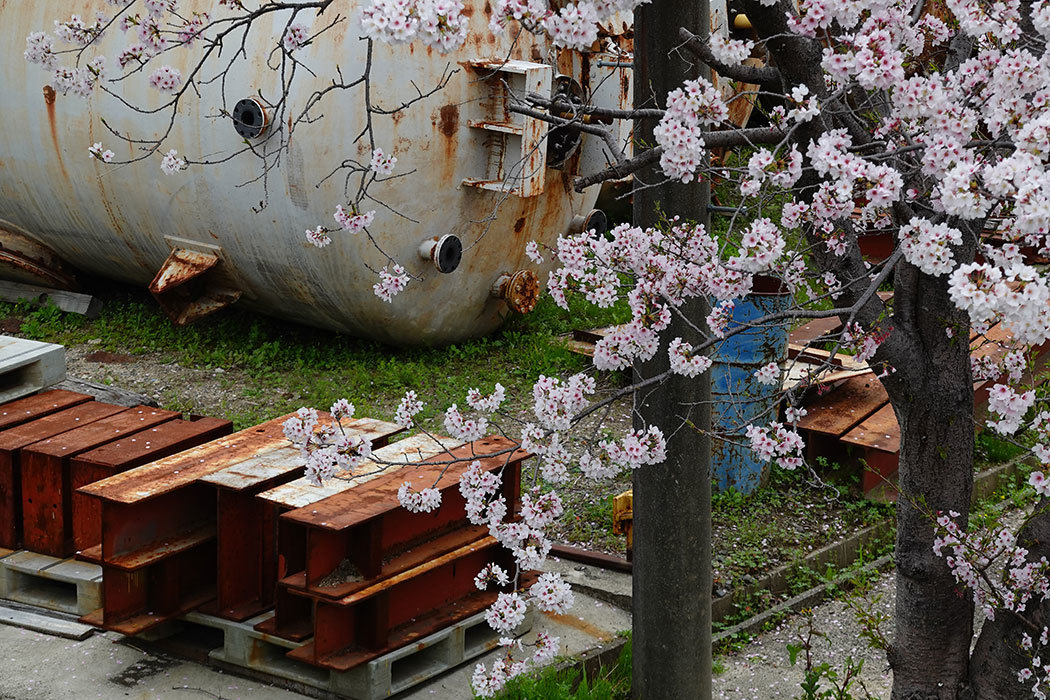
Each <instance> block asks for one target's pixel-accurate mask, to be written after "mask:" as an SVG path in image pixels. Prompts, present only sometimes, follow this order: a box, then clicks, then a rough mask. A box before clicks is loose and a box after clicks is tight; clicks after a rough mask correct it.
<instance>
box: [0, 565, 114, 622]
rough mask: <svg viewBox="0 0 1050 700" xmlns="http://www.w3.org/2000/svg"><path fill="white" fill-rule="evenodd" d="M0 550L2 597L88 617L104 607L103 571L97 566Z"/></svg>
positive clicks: (0, 588) (0, 593)
mask: <svg viewBox="0 0 1050 700" xmlns="http://www.w3.org/2000/svg"><path fill="white" fill-rule="evenodd" d="M6 551H8V550H0V598H5V599H7V600H14V601H17V602H19V603H26V604H28V605H36V606H38V607H41V608H47V609H48V610H58V611H61V612H65V613H70V614H73V615H86V614H88V613H89V612H92V611H93V610H97V609H98V608H100V607H101V606H102V568H101V567H99V566H96V565H94V564H87V563H85V562H80V561H75V560H73V559H58V558H56V557H49V556H47V555H45V554H37V553H36V552H28V551H24V550H23V551H19V552H12V553H10V554H8V555H7V556H3V554H4V552H6Z"/></svg>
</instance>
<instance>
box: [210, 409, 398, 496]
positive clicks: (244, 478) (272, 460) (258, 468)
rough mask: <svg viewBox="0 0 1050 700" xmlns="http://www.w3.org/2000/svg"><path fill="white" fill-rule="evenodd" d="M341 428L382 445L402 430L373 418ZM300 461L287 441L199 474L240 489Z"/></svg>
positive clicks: (299, 464)
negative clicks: (253, 455)
mask: <svg viewBox="0 0 1050 700" xmlns="http://www.w3.org/2000/svg"><path fill="white" fill-rule="evenodd" d="M344 430H346V432H347V435H350V436H358V437H361V438H364V439H365V440H368V441H370V442H372V443H373V445H374V444H375V443H376V442H380V443H381V444H382V443H383V442H385V440H386V439H387V438H388V437H389V436H391V435H396V434H397V433H400V432H402V431H403V430H404V427H403V426H400V425H398V424H397V423H388V422H386V421H381V420H376V419H374V418H358V419H355V420H353V421H350V422H349V423H346V424H345V425H344ZM303 462H304V460H303V457H302V453H301V452H300V450H299V448H297V447H294V446H292V445H291V444H289V445H288V446H287V447H285V448H283V449H278V450H274V451H271V452H267V453H265V454H262V455H258V456H255V457H251V458H249V459H246V460H244V461H243V462H240V463H238V464H235V465H233V466H231V467H228V468H226V469H223V470H222V471H218V472H215V473H213V474H208V475H206V476H203V477H201V479H200V481H203V482H205V483H208V484H212V485H213V486H221V487H223V488H227V489H231V490H234V491H244V490H248V489H252V488H259V487H262V486H263V485H264V484H266V483H267V482H272V481H274V480H275V479H280V478H282V477H284V476H285V475H288V474H291V473H293V472H295V471H296V470H302V469H303V468H304V465H303Z"/></svg>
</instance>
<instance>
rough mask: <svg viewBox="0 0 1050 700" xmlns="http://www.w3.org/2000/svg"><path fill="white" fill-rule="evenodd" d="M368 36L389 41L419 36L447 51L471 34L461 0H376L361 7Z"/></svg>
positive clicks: (403, 40)
mask: <svg viewBox="0 0 1050 700" xmlns="http://www.w3.org/2000/svg"><path fill="white" fill-rule="evenodd" d="M361 28H362V29H363V30H364V32H365V36H367V37H369V38H370V39H378V40H380V41H385V42H389V43H402V42H408V41H413V40H415V39H418V40H420V41H422V42H423V43H424V44H427V45H428V46H435V47H437V48H438V49H439V50H440V51H443V52H446V51H451V50H453V49H456V48H458V47H459V46H461V45H462V44H463V42H464V41H465V40H466V38H467V18H466V16H465V15H464V14H463V3H462V2H460V0H372V3H371V4H370V5H368V6H367V7H365V8H364V9H363V10H362V11H361Z"/></svg>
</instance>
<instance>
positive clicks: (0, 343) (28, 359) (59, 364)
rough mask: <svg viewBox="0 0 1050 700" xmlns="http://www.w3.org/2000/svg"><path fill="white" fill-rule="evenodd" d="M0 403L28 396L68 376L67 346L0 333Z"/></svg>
mask: <svg viewBox="0 0 1050 700" xmlns="http://www.w3.org/2000/svg"><path fill="white" fill-rule="evenodd" d="M0 376H3V385H4V388H3V389H2V390H0V403H6V402H8V401H13V400H14V399H17V398H21V397H23V396H28V395H29V394H32V393H33V392H35V391H40V390H41V389H43V388H44V387H46V386H51V385H52V384H54V383H56V382H60V381H62V380H63V379H65V376H66V349H65V348H64V347H62V346H61V345H54V344H52V343H41V342H38V341H35V340H25V339H24V338H12V337H11V336H7V335H3V336H0Z"/></svg>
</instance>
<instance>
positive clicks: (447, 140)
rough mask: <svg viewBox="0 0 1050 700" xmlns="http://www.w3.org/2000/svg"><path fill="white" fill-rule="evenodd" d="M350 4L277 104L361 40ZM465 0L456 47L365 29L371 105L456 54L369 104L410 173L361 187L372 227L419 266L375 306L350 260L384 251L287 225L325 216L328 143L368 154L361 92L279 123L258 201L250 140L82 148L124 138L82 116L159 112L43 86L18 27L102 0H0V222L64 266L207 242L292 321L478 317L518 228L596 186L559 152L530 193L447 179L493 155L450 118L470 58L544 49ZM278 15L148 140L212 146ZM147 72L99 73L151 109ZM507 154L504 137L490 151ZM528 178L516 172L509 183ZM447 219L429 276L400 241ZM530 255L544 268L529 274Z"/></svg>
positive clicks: (545, 232) (576, 210) (420, 322)
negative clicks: (450, 254) (576, 176)
mask: <svg viewBox="0 0 1050 700" xmlns="http://www.w3.org/2000/svg"><path fill="white" fill-rule="evenodd" d="M358 4H359V3H357V2H352V3H346V6H344V7H341V8H340V12H341V13H343V14H344V15H345V16H347V18H348V19H347V21H344V22H342V23H340V24H339V25H337V26H336V27H335V28H334V29H332V30H331V31H330V32H328V33H327V34H326V35H325V36H324V37H323V39H321V40H318V41H316V42H314V43H313V44H311V45H309V46H306V47H304V48H303V49H301V53H300V54H298V56H299V59H300V60H302V61H303V62H305V63H306V64H307V65H309V66H311V67H312V68H313V69H315V70H316V71H317V73H318V77H317V78H316V79H314V78H312V77H310V76H309V75H307V74H305V71H303V72H302V73H301V74H300V75H299V76H298V78H297V82H296V84H295V85H294V86H293V89H292V92H291V95H290V101H291V104H292V106H293V108H294V109H299V110H301V108H302V106H303V105H304V104H305V102H306V100H307V99H308V97H309V96H310V94H311V93H312V92H313V91H314V90H316V89H318V88H319V87H323V86H325V85H327V84H329V81H330V79H331V78H332V77H333V73H334V65H335V63H338V64H339V65H340V66H341V67H342V69H343V71H344V74H346V75H347V76H349V75H351V74H352V73H353V72H354V71H355V70H359V67H360V66H362V65H363V64H364V60H365V54H364V52H365V50H366V46H367V43H366V42H363V41H360V40H359V39H358V35H359V34H360V29H359V25H358V21H357V14H358V9H359V8H358ZM467 5H468V10H470V11H472V16H471V19H470V23H471V35H470V38H469V39H468V41H467V42H466V44H465V45H464V46H463V47H462V48H461V49H460V50H458V51H454V52H452V53H450V54H448V55H440V54H438V53H437V52H435V51H433V50H432V49H430V48H428V47H424V46H417V45H398V46H387V45H383V44H378V43H377V44H376V45H375V49H374V59H373V65H374V68H373V74H372V95H373V101H374V102H375V103H376V104H378V105H379V106H382V107H385V108H392V107H395V106H397V105H399V104H401V103H402V102H403V101H404V100H406V99H411V98H412V97H415V96H416V92H415V88H414V87H413V86H412V84H411V83H410V81H409V79H411V80H412V81H414V82H415V84H416V85H418V86H420V88H421V89H422V90H424V91H426V90H428V89H430V88H432V87H434V86H435V85H436V84H437V83H438V80H439V79H440V76H441V74H442V71H443V70H444V69H445V67H446V66H450V67H451V68H453V69H458V72H457V73H456V74H455V75H454V76H453V77H452V78H451V80H450V81H449V83H448V85H447V86H446V87H445V88H444V89H442V90H440V91H438V92H437V93H436V94H434V95H433V96H431V97H428V98H427V99H425V100H422V101H420V102H418V103H416V104H414V105H412V106H411V107H410V108H409V109H407V110H405V111H404V112H401V113H399V114H397V115H393V116H390V115H374V119H375V123H376V134H377V144H376V145H377V146H379V147H382V148H383V149H384V150H385V151H386V152H388V153H389V152H393V153H394V154H396V156H397V158H398V163H397V170H396V171H395V172H400V173H408V172H409V171H415V173H414V174H412V175H410V176H407V177H404V178H397V179H393V180H390V181H388V182H385V183H380V184H379V185H377V186H375V187H374V188H372V190H370V191H371V192H372V193H373V194H374V195H375V196H376V197H377V198H379V199H381V200H382V201H384V202H385V203H387V204H389V205H390V206H391V207H393V208H394V209H397V210H398V211H399V212H401V213H402V214H404V215H405V217H409V218H404V217H400V216H397V215H395V214H394V213H392V212H391V211H389V210H387V209H385V208H383V207H382V206H379V205H377V206H376V208H377V210H378V213H377V216H376V220H375V223H374V224H373V226H372V227H371V232H372V234H373V236H374V237H375V239H376V241H377V242H378V243H379V245H380V246H381V247H382V249H383V250H384V251H386V252H387V253H389V254H390V255H391V256H392V257H393V258H395V259H396V260H397V261H399V262H400V263H401V264H402V265H403V266H404V267H405V268H406V270H407V271H408V272H409V273H410V274H412V275H414V276H417V277H420V278H422V279H421V280H419V281H416V282H414V283H413V284H411V285H409V288H408V289H407V290H406V291H404V292H403V293H402V294H401V295H399V296H397V297H395V299H394V302H393V304H387V303H386V302H383V301H381V300H379V299H378V298H376V297H375V295H374V294H373V293H372V285H373V284H374V282H375V281H376V278H375V274H374V273H373V272H371V271H369V269H368V268H367V267H366V265H367V266H371V267H372V268H373V269H379V268H381V267H383V266H384V265H385V264H386V263H387V260H386V258H384V257H383V256H382V255H381V254H380V253H379V252H378V251H377V250H376V248H375V247H374V246H373V245H371V244H370V243H368V241H367V239H366V238H365V237H364V236H361V235H359V236H356V237H355V236H352V235H350V234H346V233H341V234H337V235H335V236H334V242H333V243H332V245H331V246H329V247H328V248H326V249H324V250H318V249H316V248H314V247H313V246H311V245H310V244H309V243H308V242H307V241H306V240H305V238H304V236H303V231H304V230H305V229H306V228H308V227H309V228H313V227H315V226H317V225H318V224H327V225H333V226H334V225H335V224H334V221H333V218H332V213H333V212H334V210H335V206H336V205H337V204H340V203H343V204H345V199H344V196H343V192H342V182H341V178H339V177H335V178H332V179H329V180H327V181H326V182H324V183H320V180H321V179H322V178H323V177H324V175H325V174H327V173H328V172H330V171H331V170H332V169H334V168H335V167H337V166H338V165H339V163H340V162H341V161H342V160H343V159H344V158H347V157H353V158H356V159H357V160H358V161H363V162H365V163H367V162H368V160H369V153H368V146H367V139H364V140H362V141H359V142H357V143H356V144H355V143H354V138H355V137H356V136H357V134H358V133H359V132H360V130H361V127H362V125H363V124H364V123H365V114H364V111H363V110H364V107H363V100H362V99H361V95H360V94H359V93H358V92H355V91H352V90H348V91H334V92H333V93H331V94H330V95H329V96H328V98H330V99H328V98H326V100H325V103H324V104H323V105H322V106H321V108H320V109H319V110H318V114H324V118H323V119H321V120H320V121H319V122H318V123H315V124H308V125H304V126H302V127H300V128H299V129H297V130H296V131H295V136H294V138H293V139H292V140H291V142H290V146H289V150H288V151H287V152H286V153H284V154H283V156H282V165H281V167H280V168H279V169H278V170H276V171H274V172H273V173H271V176H270V177H269V182H268V205H267V206H266V208H265V209H263V210H262V211H260V212H259V213H253V211H252V208H253V207H258V205H259V203H260V200H262V199H263V197H264V193H263V191H262V189H261V185H249V186H245V187H237V185H240V184H242V183H245V182H247V181H249V180H252V179H253V178H255V177H256V176H257V175H259V172H260V169H259V161H258V160H257V159H255V158H254V157H252V156H251V155H247V156H241V157H238V158H235V159H233V160H232V161H230V162H228V163H224V164H221V165H215V166H209V167H191V168H190V169H188V170H186V171H183V172H180V173H177V174H175V175H171V176H167V175H164V174H163V173H162V172H161V170H160V158H159V156H155V157H152V158H149V159H147V160H146V161H143V162H140V163H136V164H132V165H126V166H117V167H114V166H112V165H107V164H105V163H102V162H101V161H99V160H97V159H94V158H92V157H90V156H89V155H88V153H87V148H88V147H89V146H90V145H91V144H92V143H94V142H96V141H102V142H103V143H104V144H105V145H106V146H107V147H109V148H112V149H113V150H114V151H116V152H117V158H118V159H129V158H132V157H135V156H137V155H139V152H137V151H136V150H135V149H134V148H132V147H131V146H130V145H128V144H123V143H120V142H119V141H118V140H117V139H116V138H115V137H113V136H112V135H110V134H109V133H108V131H107V130H106V128H105V127H103V126H102V124H101V122H100V117H102V116H105V117H106V120H107V123H108V124H109V125H110V126H111V127H112V128H113V129H115V130H118V131H120V132H126V133H134V134H139V135H143V134H145V135H147V136H148V135H151V134H153V133H154V132H156V131H157V130H158V129H160V128H162V126H163V122H164V120H165V119H166V117H163V118H159V117H158V118H152V117H149V116H147V115H140V114H134V113H130V112H129V111H128V110H126V109H122V108H120V107H119V106H118V105H117V104H116V102H115V101H114V100H113V99H112V98H109V97H107V96H105V95H103V94H96V95H94V96H93V97H92V98H90V99H89V100H87V101H84V100H82V99H80V98H78V97H75V96H73V95H55V94H54V91H53V90H51V91H49V93H48V95H47V96H46V95H45V91H44V90H43V88H44V86H45V85H46V84H47V83H48V82H49V80H50V79H51V78H50V75H49V74H48V73H47V72H46V71H44V70H41V69H40V68H39V67H38V66H35V65H32V64H29V63H27V62H26V61H25V60H24V58H23V57H22V52H23V49H24V37H25V36H27V35H28V34H29V33H30V32H33V31H39V30H47V29H50V28H51V27H52V23H53V22H54V20H55V19H65V18H68V17H69V15H70V13H71V12H75V13H79V14H81V15H82V16H85V17H91V16H93V15H94V11H95V10H96V9H101V10H111V9H112V8H111V7H110V6H107V5H106V3H105V2H103V0H73V1H70V0H41V1H39V2H24V1H21V0H0V27H2V31H3V32H4V36H5V37H6V38H7V40H6V41H4V42H3V44H2V46H0V114H2V115H3V119H4V128H3V129H2V130H0V220H6V221H9V222H12V223H13V224H15V225H17V226H19V227H21V228H22V229H25V231H26V232H28V234H29V235H30V236H32V237H33V238H34V239H36V240H38V241H40V242H42V243H43V244H45V245H46V246H48V247H50V248H52V249H53V250H54V251H55V252H56V253H58V255H59V256H61V257H62V258H63V259H65V260H67V261H70V262H73V263H74V264H75V265H77V266H78V267H80V268H81V269H83V270H86V271H90V272H93V273H96V274H100V275H104V276H108V277H112V278H116V279H119V280H123V281H126V282H131V283H134V284H139V285H145V284H147V283H149V282H150V280H152V279H153V277H154V276H155V275H156V273H157V272H158V270H159V269H160V268H161V266H162V264H163V263H164V261H165V259H167V258H168V256H169V254H170V253H171V252H172V250H173V248H175V247H180V246H181V247H184V248H186V249H196V250H199V251H203V252H208V251H213V250H215V249H216V248H218V249H219V250H220V257H221V265H222V267H223V270H224V275H225V276H226V277H227V278H228V279H229V280H232V281H233V282H234V283H235V284H236V287H237V289H238V290H239V291H241V292H242V296H241V299H240V301H239V302H238V303H239V304H246V305H248V306H251V307H253V308H255V309H258V310H260V311H262V312H264V313H269V314H273V315H278V316H284V317H288V318H294V319H295V320H297V321H301V322H304V323H308V324H311V325H316V326H320V327H325V328H331V329H336V330H341V331H348V332H352V333H355V334H360V335H366V336H371V337H375V338H378V339H380V340H384V341H388V342H394V343H411V344H418V343H444V342H453V341H456V340H458V339H461V338H464V337H468V336H476V335H480V334H483V333H486V332H489V331H491V330H493V329H494V328H495V327H496V326H497V325H498V324H499V323H500V322H501V320H502V317H504V316H505V314H506V313H507V308H506V304H505V303H504V302H503V301H501V300H499V299H493V298H491V297H490V295H489V294H490V288H491V286H492V284H493V282H494V280H496V279H497V278H498V277H499V276H500V275H502V274H506V273H513V272H514V271H516V270H518V269H522V268H526V267H529V266H530V264H529V262H528V260H527V258H526V257H525V256H524V248H525V245H526V243H528V242H529V241H530V240H533V239H536V240H540V241H545V242H548V243H550V242H552V241H553V240H554V239H555V238H556V237H557V236H558V235H560V234H563V233H565V232H566V231H567V229H568V227H569V223H570V221H571V220H572V218H573V216H575V215H577V214H580V213H582V212H586V211H589V210H590V208H591V207H592V205H593V202H594V200H595V197H596V196H597V192H596V188H591V190H590V191H589V192H588V193H585V194H577V193H575V192H573V191H572V187H571V177H572V175H573V173H574V172H575V171H576V170H577V168H578V163H577V161H578V159H577V158H571V159H570V161H569V163H568V164H567V165H566V166H565V168H564V169H563V170H553V169H546V170H545V172H544V173H543V177H542V180H543V182H542V192H540V193H538V194H533V196H527V197H522V196H518V194H512V193H506V192H494V191H489V190H486V189H481V188H478V187H470V186H464V185H463V184H462V183H463V181H464V180H468V179H471V178H475V179H476V178H483V177H484V174H485V172H487V170H488V167H489V161H490V160H491V156H492V155H493V154H492V152H491V149H492V146H491V136H492V134H491V132H490V131H488V130H486V129H484V128H479V127H477V126H474V127H472V126H470V125H469V124H468V122H469V121H470V120H472V119H474V120H477V119H478V118H479V117H484V116H485V115H484V114H478V113H476V112H477V111H478V108H477V105H479V104H481V102H482V101H483V100H484V98H486V97H491V94H490V93H491V91H492V89H493V88H492V86H491V84H490V83H491V81H490V82H489V83H487V82H486V81H484V80H479V79H478V75H477V73H475V72H474V71H473V70H471V68H470V64H471V63H472V62H484V61H492V60H495V59H499V58H503V57H505V56H508V55H509V58H512V59H516V60H519V61H525V62H532V61H535V60H536V57H542V56H546V55H548V48H549V47H548V46H547V45H546V44H545V43H544V41H545V40H543V39H540V38H537V37H533V36H532V35H530V34H528V33H523V34H521V35H520V36H518V37H517V43H516V44H515V46H514V48H513V49H512V50H509V52H508V47H509V41H510V39H509V37H504V38H502V39H497V38H495V37H493V36H492V34H491V33H490V32H489V31H488V29H487V25H488V21H489V18H488V16H487V14H486V12H485V9H486V7H487V5H486V3H484V2H480V1H474V2H468V3H467ZM212 9H214V3H213V2H211V0H187V1H186V2H183V3H181V4H180V11H181V13H182V14H183V15H184V16H190V14H191V13H192V12H193V11H195V10H196V11H201V10H212ZM490 11H491V10H490ZM285 19H286V18H283V17H282V18H276V19H274V20H273V27H270V26H269V25H267V26H266V27H259V28H258V29H257V30H255V31H253V33H252V34H251V35H250V36H249V39H248V44H247V52H248V60H247V61H242V62H239V63H238V64H236V65H235V67H234V69H233V70H232V72H231V74H230V76H229V79H228V80H227V81H226V85H227V88H226V93H225V94H222V92H221V89H220V86H219V84H218V83H215V84H212V85H205V86H201V87H200V91H201V98H200V100H199V102H198V101H196V100H192V99H191V100H189V101H188V102H187V103H186V104H185V105H184V106H183V107H181V108H180V116H179V119H177V120H176V126H175V129H174V131H173V132H172V135H171V137H170V140H169V142H167V143H166V145H165V148H175V149H178V150H179V152H180V154H183V155H187V156H189V157H191V158H200V157H203V156H208V157H209V158H211V159H213V160H214V159H220V158H222V157H224V156H227V155H229V154H231V153H233V152H234V151H235V150H237V149H238V148H240V147H242V146H243V137H241V136H240V135H238V134H237V133H236V131H235V130H234V128H233V124H232V122H231V121H230V120H228V119H212V118H208V117H214V116H215V115H217V114H218V113H219V111H220V110H221V109H223V108H224V106H225V108H227V109H230V108H232V106H233V105H234V104H236V103H237V101H239V100H241V99H243V98H245V97H248V96H250V95H252V94H256V93H257V92H258V91H262V92H263V93H269V94H272V93H273V92H274V90H276V89H278V84H277V83H278V80H279V75H278V74H277V73H275V72H273V71H270V70H269V69H267V68H265V60H266V55H267V54H268V53H269V52H270V51H271V49H272V48H273V46H274V45H276V42H277V40H278V39H279V34H280V27H281V26H283V22H284V21H285ZM270 29H272V31H269V30H270ZM123 41H124V36H123V35H122V34H121V33H120V32H119V31H117V32H114V33H113V35H112V36H110V37H109V38H108V39H107V40H106V41H104V42H102V44H101V46H99V51H100V52H101V53H105V54H107V55H109V56H110V58H111V61H110V62H111V63H112V62H113V61H112V56H113V55H115V54H116V53H118V52H119V51H120V50H121V49H122V48H123V43H122V42H123ZM195 56H196V52H195V51H172V52H169V53H168V54H166V55H165V62H170V63H171V64H172V65H174V66H176V67H177V68H179V69H180V70H181V71H182V72H183V74H187V73H188V72H189V70H190V68H191V64H190V62H191V60H195ZM556 63H557V65H556V66H554V72H564V71H570V72H572V71H577V72H579V74H576V75H574V76H573V77H574V78H576V79H577V80H578V81H579V82H581V83H582V84H584V85H585V86H586V85H587V84H588V80H589V78H588V74H589V71H590V67H589V61H588V60H582V59H581V58H580V56H579V55H578V54H573V53H571V52H565V53H564V55H563V56H561V57H560V58H559V59H558V60H557V61H556ZM602 70H603V71H604V73H608V70H607V69H604V68H603V69H602ZM147 77H148V76H147V75H146V74H139V75H136V76H133V77H131V78H130V79H128V80H127V81H125V82H122V83H119V84H117V85H116V86H115V89H116V91H117V93H118V94H119V95H120V96H121V97H123V98H125V99H127V100H129V101H131V102H133V103H136V104H143V105H146V106H149V107H156V106H158V105H159V104H160V99H161V96H160V95H159V94H158V93H156V91H153V90H151V88H149V87H148V85H147ZM618 77H619V76H618ZM348 79H349V77H348ZM625 86H626V83H625ZM48 97H50V99H48ZM610 106H612V105H610ZM155 116H156V115H155ZM526 132H528V127H527V126H526ZM592 138H596V137H585V141H586V140H587V139H592ZM512 152H513V148H512V147H511V146H510V145H508V146H507V154H508V155H507V157H508V158H509V157H510V155H509V154H511V153H512ZM536 190H537V187H536V186H535V183H533V184H532V185H531V186H530V189H529V191H530V192H535V191H536ZM417 222H418V223H417ZM450 233H451V234H455V235H457V236H458V237H459V238H460V239H461V240H462V241H463V244H464V254H463V261H462V264H461V265H460V266H459V268H458V269H457V270H456V271H455V272H453V273H451V274H441V273H439V272H438V271H437V270H435V269H434V266H433V265H432V264H431V263H430V262H429V261H426V260H423V259H421V258H420V256H419V255H418V249H419V247H420V244H421V243H422V241H423V240H424V239H427V238H430V237H433V236H443V235H445V234H450ZM176 238H177V239H179V240H178V241H174V240H173V239H176ZM539 272H540V277H541V279H544V278H545V277H546V275H545V272H544V271H542V270H541V271H539Z"/></svg>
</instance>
